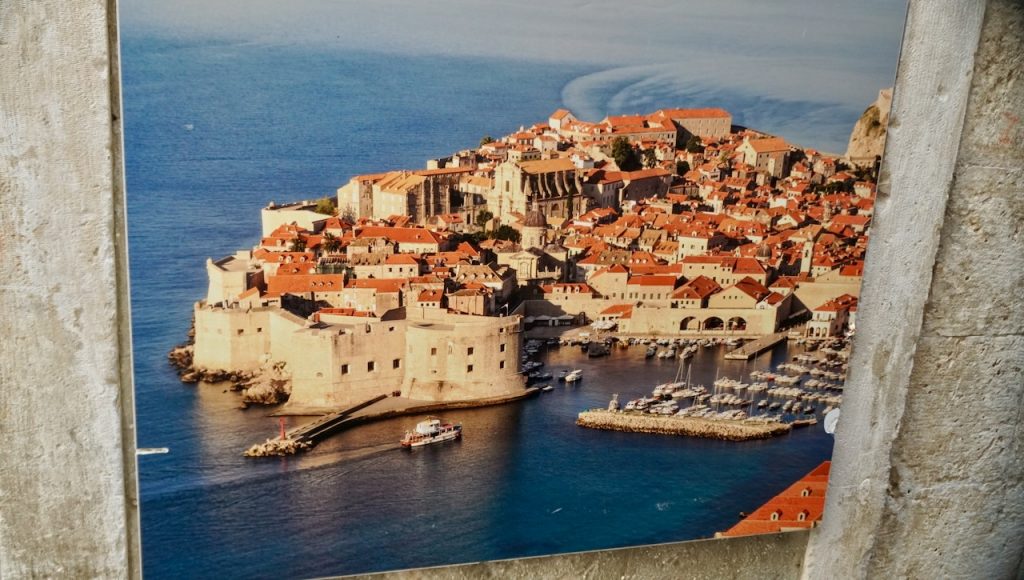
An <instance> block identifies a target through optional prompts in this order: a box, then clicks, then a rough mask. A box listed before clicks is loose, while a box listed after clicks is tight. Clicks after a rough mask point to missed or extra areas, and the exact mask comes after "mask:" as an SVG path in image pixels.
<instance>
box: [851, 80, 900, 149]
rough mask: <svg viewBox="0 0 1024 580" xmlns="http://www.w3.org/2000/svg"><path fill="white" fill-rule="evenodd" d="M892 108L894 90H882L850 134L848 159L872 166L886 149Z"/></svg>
mask: <svg viewBox="0 0 1024 580" xmlns="http://www.w3.org/2000/svg"><path fill="white" fill-rule="evenodd" d="M891 108H892V89H891V88H889V89H882V90H881V91H879V92H878V98H877V99H875V102H873V103H871V105H869V106H868V108H867V109H865V110H864V113H862V114H861V116H860V119H857V123H856V124H855V125H854V126H853V131H852V132H850V143H849V144H848V145H847V147H846V157H847V158H848V159H850V160H852V161H853V162H854V163H863V164H867V165H871V164H872V163H874V159H875V158H876V157H877V156H879V155H881V154H882V151H883V150H884V149H885V131H886V126H888V124H889V111H890V110H891Z"/></svg>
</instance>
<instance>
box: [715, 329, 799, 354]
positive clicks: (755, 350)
mask: <svg viewBox="0 0 1024 580" xmlns="http://www.w3.org/2000/svg"><path fill="white" fill-rule="evenodd" d="M784 340H786V333H785V332H776V333H775V334H769V335H768V336H762V337H761V338H759V339H757V340H753V341H750V342H748V343H747V344H744V345H743V346H741V347H739V348H737V349H735V350H732V351H729V352H727V353H725V358H726V360H750V359H751V358H753V357H755V356H757V355H759V354H761V353H762V352H764V351H766V350H768V349H770V348H772V347H774V346H775V345H776V344H779V343H780V342H782V341H784Z"/></svg>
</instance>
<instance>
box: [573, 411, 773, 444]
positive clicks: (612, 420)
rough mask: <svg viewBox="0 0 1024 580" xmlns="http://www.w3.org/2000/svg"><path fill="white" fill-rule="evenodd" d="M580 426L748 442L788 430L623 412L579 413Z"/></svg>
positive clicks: (766, 423)
mask: <svg viewBox="0 0 1024 580" xmlns="http://www.w3.org/2000/svg"><path fill="white" fill-rule="evenodd" d="M576 424H577V425H579V426H580V427H588V428H590V429H605V430H609V431H626V432H630V433H657V434H661V435H683V436H686V437H702V438H705V439H721V440H724V441H749V440H752V439H768V438H770V437H776V436H779V435H785V434H786V433H789V432H790V431H791V430H792V427H791V426H790V425H788V424H786V423H773V422H770V421H752V420H746V419H745V420H718V421H713V420H710V419H703V418H698V417H676V416H667V417H665V416H659V415H643V414H639V413H624V412H621V411H605V410H592V411H583V412H581V413H580V414H579V416H578V417H577V419H576Z"/></svg>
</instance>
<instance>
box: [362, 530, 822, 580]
mask: <svg viewBox="0 0 1024 580" xmlns="http://www.w3.org/2000/svg"><path fill="white" fill-rule="evenodd" d="M806 545H807V531H806V530H799V531H793V532H786V533H783V534H768V535H763V536H744V537H739V538H728V539H716V540H699V541H695V542H679V543H674V544H660V545H656V546H645V547H642V548H624V549H619V550H604V551H600V552H580V553H576V554H562V555H558V556H544V557H539V558H523V559H520V560H498V561H495V562H484V563H479V564H465V565H462V566H449V567H445V568H425V569H421V570H403V571H399V572H387V573H383V574H370V575H363V576H352V577H353V578H366V579H367V580H418V579H421V578H424V579H426V578H429V579H431V580H464V579H465V580H469V579H473V580H478V579H483V578H495V579H501V580H518V579H520V578H522V579H524V580H525V579H529V580H547V579H551V580H563V579H565V578H586V579H587V580H631V579H650V578H686V579H687V580H717V579H720V578H732V579H734V580H743V579H745V578H750V579H752V580H754V579H757V580H761V579H764V578H797V577H798V576H799V575H800V571H801V565H802V562H801V557H802V554H803V550H804V547H805V546H806Z"/></svg>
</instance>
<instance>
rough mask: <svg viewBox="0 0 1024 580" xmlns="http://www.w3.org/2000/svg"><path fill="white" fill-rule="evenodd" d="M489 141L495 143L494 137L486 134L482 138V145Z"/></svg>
mask: <svg viewBox="0 0 1024 580" xmlns="http://www.w3.org/2000/svg"><path fill="white" fill-rule="evenodd" d="M488 143H494V137H491V136H490V135H484V136H483V137H481V138H480V146H481V147H483V146H484V145H487V144H488Z"/></svg>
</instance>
